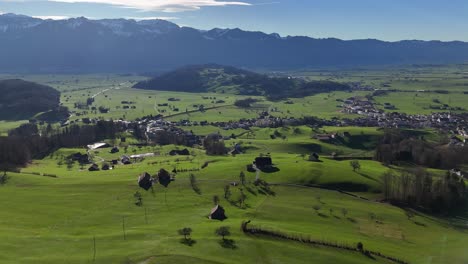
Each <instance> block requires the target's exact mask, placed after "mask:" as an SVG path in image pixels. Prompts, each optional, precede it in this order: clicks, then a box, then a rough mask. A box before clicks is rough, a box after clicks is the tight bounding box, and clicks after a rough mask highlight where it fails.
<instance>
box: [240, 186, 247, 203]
mask: <svg viewBox="0 0 468 264" xmlns="http://www.w3.org/2000/svg"><path fill="white" fill-rule="evenodd" d="M245 199H247V195H245V193H244V191H243V190H242V189H241V190H240V194H239V206H240V207H244V205H245Z"/></svg>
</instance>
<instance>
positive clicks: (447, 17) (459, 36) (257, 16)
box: [0, 0, 468, 41]
mask: <svg viewBox="0 0 468 264" xmlns="http://www.w3.org/2000/svg"><path fill="white" fill-rule="evenodd" d="M10 12H11V13H17V14H25V15H30V16H39V17H53V18H62V17H77V16H85V17H88V18H138V19H145V18H155V17H158V18H166V19H169V20H171V21H172V22H174V23H176V24H179V25H182V26H191V27H195V28H199V29H211V28H214V27H221V28H235V27H239V28H242V29H245V30H254V31H264V32H267V33H272V32H277V33H279V34H281V35H282V36H287V35H305V36H311V37H316V38H326V37H336V38H341V39H365V38H376V39H382V40H390V41H395V40H401V39H422V40H444V41H447V40H463V41H468V0H278V1H276V0H224V1H222V0H0V13H10Z"/></svg>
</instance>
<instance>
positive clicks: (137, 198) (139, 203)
mask: <svg viewBox="0 0 468 264" xmlns="http://www.w3.org/2000/svg"><path fill="white" fill-rule="evenodd" d="M133 197H135V205H136V206H142V205H143V197H142V196H141V193H140V192H138V191H137V192H135V194H133Z"/></svg>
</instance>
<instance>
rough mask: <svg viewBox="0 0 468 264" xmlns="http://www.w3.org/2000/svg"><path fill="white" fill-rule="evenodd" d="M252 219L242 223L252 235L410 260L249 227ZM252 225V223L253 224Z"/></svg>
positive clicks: (296, 234)
mask: <svg viewBox="0 0 468 264" xmlns="http://www.w3.org/2000/svg"><path fill="white" fill-rule="evenodd" d="M249 223H250V221H248V222H243V223H242V231H243V232H244V233H248V234H251V235H265V236H272V237H277V238H281V239H287V240H293V241H297V242H302V243H307V244H312V245H320V246H324V247H330V248H335V249H342V250H347V251H357V252H362V253H363V254H364V255H366V256H368V257H369V258H374V257H372V256H371V255H375V256H378V257H381V258H385V259H387V260H390V261H393V262H395V263H400V264H407V263H408V262H406V261H404V260H400V259H397V258H395V257H390V256H387V255H384V254H382V253H380V252H376V251H369V250H364V249H361V251H360V250H359V249H358V248H355V247H351V246H349V245H348V244H346V243H339V242H330V241H323V240H315V239H312V238H311V237H310V236H307V237H304V234H300V233H295V234H292V233H287V232H283V231H279V230H271V229H268V228H266V229H265V228H262V227H258V226H253V227H248V225H249ZM251 226H252V225H251Z"/></svg>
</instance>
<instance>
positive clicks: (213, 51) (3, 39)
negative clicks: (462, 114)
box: [0, 14, 468, 72]
mask: <svg viewBox="0 0 468 264" xmlns="http://www.w3.org/2000/svg"><path fill="white" fill-rule="evenodd" d="M466 61H468V43H465V42H456V41H455V42H440V41H400V42H383V41H379V40H371V39H369V40H352V41H343V40H339V39H314V38H309V37H291V36H288V37H280V36H279V35H278V34H265V33H262V32H248V31H243V30H240V29H212V30H209V31H201V30H197V29H193V28H189V27H179V26H177V25H176V24H173V23H171V22H168V21H164V20H145V21H135V20H125V19H103V20H89V19H86V18H72V19H68V20H59V21H54V20H41V19H36V18H31V17H27V16H21V15H14V14H4V15H0V71H9V72H17V71H29V72H31V71H32V72H38V71H43V72H129V71H131V72H147V71H154V70H157V69H172V68H175V67H179V66H183V65H187V64H206V63H219V64H224V65H233V66H240V67H247V68H264V69H292V68H305V67H336V66H339V67H350V66H366V65H390V64H438V63H460V62H466Z"/></svg>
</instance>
